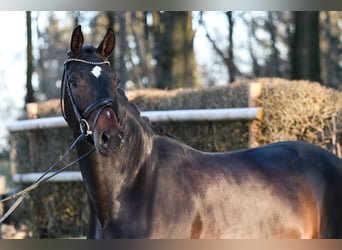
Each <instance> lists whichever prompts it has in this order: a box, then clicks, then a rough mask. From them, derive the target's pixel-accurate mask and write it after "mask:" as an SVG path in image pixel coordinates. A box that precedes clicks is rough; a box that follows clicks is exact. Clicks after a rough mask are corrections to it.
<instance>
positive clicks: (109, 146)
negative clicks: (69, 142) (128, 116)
mask: <svg viewBox="0 0 342 250" xmlns="http://www.w3.org/2000/svg"><path fill="white" fill-rule="evenodd" d="M93 136H94V137H93V139H94V145H95V148H96V150H97V151H98V152H99V153H101V154H102V155H105V156H110V154H111V153H114V152H116V151H118V150H119V149H121V148H122V146H123V144H124V130H123V129H122V128H121V126H120V123H119V122H118V119H117V117H116V112H115V111H114V110H113V109H112V108H111V107H104V108H103V109H101V110H100V111H99V113H98V114H97V115H96V118H95V124H94V129H93Z"/></svg>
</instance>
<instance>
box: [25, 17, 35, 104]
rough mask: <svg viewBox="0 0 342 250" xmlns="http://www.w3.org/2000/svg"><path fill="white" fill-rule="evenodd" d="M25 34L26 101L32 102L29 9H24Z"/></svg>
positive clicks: (30, 23)
mask: <svg viewBox="0 0 342 250" xmlns="http://www.w3.org/2000/svg"><path fill="white" fill-rule="evenodd" d="M26 31H27V32H26V36H27V46H26V56H27V60H26V62H27V68H26V90H27V93H26V103H29V102H34V101H35V98H34V90H33V87H32V73H33V70H34V67H33V55H32V18H31V11H26Z"/></svg>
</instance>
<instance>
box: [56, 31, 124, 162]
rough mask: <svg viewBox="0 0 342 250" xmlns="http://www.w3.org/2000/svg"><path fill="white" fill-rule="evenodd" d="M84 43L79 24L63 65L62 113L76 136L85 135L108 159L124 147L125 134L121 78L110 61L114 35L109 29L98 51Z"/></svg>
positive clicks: (73, 34)
mask: <svg viewBox="0 0 342 250" xmlns="http://www.w3.org/2000/svg"><path fill="white" fill-rule="evenodd" d="M83 42H84V37H83V34H82V31H81V26H80V25H79V26H77V27H76V28H75V29H74V31H73V33H72V36H71V43H70V50H69V51H68V54H67V59H66V61H65V63H64V73H63V79H62V93H61V107H62V113H63V116H64V118H65V120H66V121H67V123H68V125H69V127H70V128H71V129H72V130H73V131H74V133H75V134H85V135H86V136H87V138H88V141H90V142H91V143H93V144H94V146H95V148H96V150H97V151H98V152H99V153H101V154H102V155H105V156H108V155H110V154H111V152H113V151H115V150H118V149H119V148H120V147H121V146H122V143H123V135H124V133H123V129H122V127H121V125H120V116H119V106H118V97H117V88H118V84H119V78H118V77H117V75H116V74H115V73H114V71H113V70H112V68H111V67H110V63H109V62H108V61H107V58H108V57H109V56H110V54H111V53H112V52H113V49H114V46H115V36H114V32H113V30H112V29H108V31H107V33H106V34H105V36H104V38H103V40H102V41H101V43H100V44H99V46H98V47H97V48H95V47H93V46H90V45H83Z"/></svg>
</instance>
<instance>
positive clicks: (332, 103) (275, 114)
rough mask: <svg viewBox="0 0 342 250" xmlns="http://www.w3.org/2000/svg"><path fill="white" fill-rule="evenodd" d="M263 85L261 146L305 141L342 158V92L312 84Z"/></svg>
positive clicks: (273, 81) (274, 82)
mask: <svg viewBox="0 0 342 250" xmlns="http://www.w3.org/2000/svg"><path fill="white" fill-rule="evenodd" d="M258 81H259V82H261V83H262V84H263V93H262V97H261V100H260V102H261V106H262V108H263V110H264V117H263V121H262V136H261V138H260V143H261V144H267V143H271V142H276V141H284V140H303V141H307V142H310V143H313V144H315V145H318V146H321V147H322V148H325V149H327V150H330V151H332V152H333V153H335V154H337V155H340V156H341V155H342V152H341V148H340V146H339V145H342V138H341V137H342V136H341V132H342V92H341V91H337V90H334V89H331V88H327V87H324V86H322V85H321V84H319V83H314V82H309V81H288V80H284V79H279V78H264V79H258Z"/></svg>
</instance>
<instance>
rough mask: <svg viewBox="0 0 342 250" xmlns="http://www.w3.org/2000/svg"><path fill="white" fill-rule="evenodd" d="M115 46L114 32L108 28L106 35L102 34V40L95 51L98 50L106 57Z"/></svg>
mask: <svg viewBox="0 0 342 250" xmlns="http://www.w3.org/2000/svg"><path fill="white" fill-rule="evenodd" d="M114 46H115V34H114V31H113V30H112V29H111V28H108V30H107V33H106V35H105V36H104V38H103V40H102V42H101V43H100V45H99V47H98V48H97V52H99V53H100V54H101V55H102V56H103V58H106V59H107V58H108V57H109V56H110V54H112V52H113V49H114Z"/></svg>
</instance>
